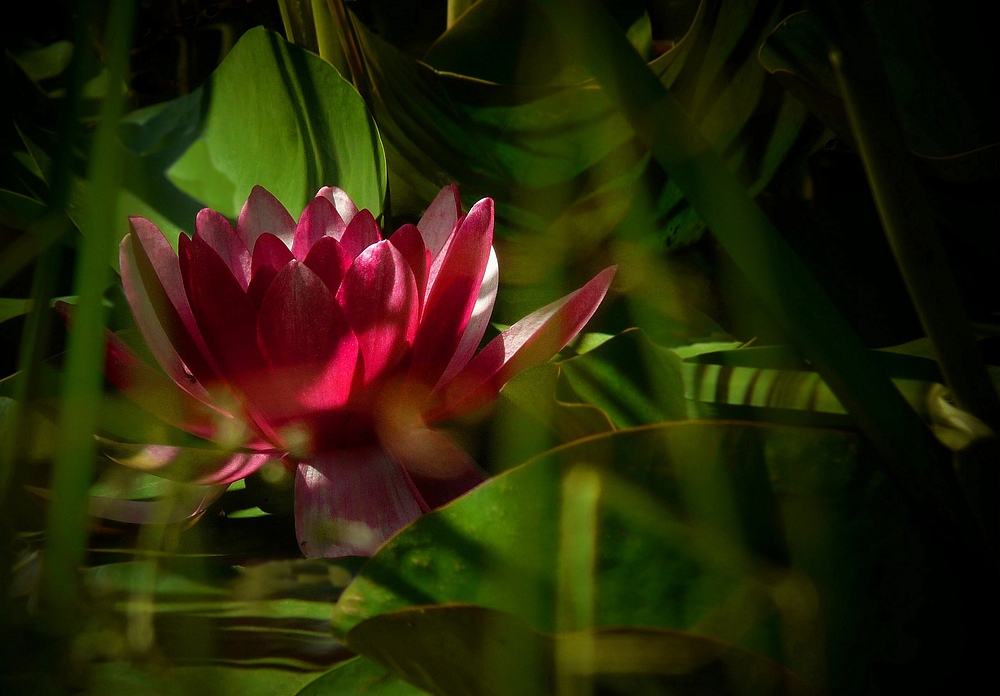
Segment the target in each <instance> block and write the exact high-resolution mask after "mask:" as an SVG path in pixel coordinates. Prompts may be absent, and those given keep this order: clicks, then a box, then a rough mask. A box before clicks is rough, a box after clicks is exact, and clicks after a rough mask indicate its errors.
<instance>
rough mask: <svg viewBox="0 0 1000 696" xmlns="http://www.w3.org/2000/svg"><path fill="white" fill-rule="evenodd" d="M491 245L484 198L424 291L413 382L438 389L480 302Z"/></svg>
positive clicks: (488, 209) (487, 203)
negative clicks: (417, 381) (418, 381)
mask: <svg viewBox="0 0 1000 696" xmlns="http://www.w3.org/2000/svg"><path fill="white" fill-rule="evenodd" d="M492 242H493V201H492V200H490V199H489V198H485V199H483V200H481V201H479V202H478V203H476V205H474V206H473V207H472V210H470V211H469V214H468V216H467V217H466V218H465V220H464V221H463V222H462V224H461V225H460V226H459V227H458V229H457V230H456V231H455V234H454V235H452V237H451V239H450V240H449V242H448V248H447V250H446V251H445V252H444V255H445V258H444V261H443V263H442V264H441V267H440V268H441V270H440V272H439V274H438V277H437V279H436V280H434V281H433V282H432V285H430V287H429V288H428V291H427V302H426V304H425V305H424V309H423V313H422V315H421V317H420V328H419V329H418V330H417V336H416V338H415V339H414V341H413V366H412V370H411V375H412V376H413V377H414V378H415V379H417V380H420V381H423V382H425V383H426V384H427V385H434V384H436V383H437V381H438V379H439V378H440V377H441V375H442V374H443V373H444V371H445V368H446V367H447V366H448V364H449V363H450V362H451V359H452V357H453V356H454V355H455V350H456V349H457V348H458V344H459V342H460V340H461V338H462V335H463V333H464V331H465V328H466V326H467V325H468V323H469V318H470V317H471V315H472V310H473V309H474V308H475V306H476V301H477V299H478V298H479V290H480V287H481V285H482V282H483V276H484V274H485V273H486V267H487V265H488V263H489V259H490V252H491V249H492V247H491V244H492Z"/></svg>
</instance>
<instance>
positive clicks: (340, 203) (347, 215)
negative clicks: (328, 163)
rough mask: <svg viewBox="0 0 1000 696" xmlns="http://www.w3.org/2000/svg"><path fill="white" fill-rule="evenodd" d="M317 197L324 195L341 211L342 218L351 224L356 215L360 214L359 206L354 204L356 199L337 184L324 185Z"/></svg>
mask: <svg viewBox="0 0 1000 696" xmlns="http://www.w3.org/2000/svg"><path fill="white" fill-rule="evenodd" d="M316 196H317V198H318V197H319V196H322V197H323V198H325V199H326V200H328V201H330V202H331V203H333V205H334V207H335V208H336V209H337V212H338V213H340V217H341V219H342V220H343V221H344V222H345V223H346V224H350V223H351V220H353V219H354V216H355V215H357V214H358V206H356V205H354V201H352V200H351V197H350V196H348V195H347V192H346V191H345V190H344V189H342V188H337V187H336V186H324V187H323V188H321V189H320V190H319V191H317V192H316Z"/></svg>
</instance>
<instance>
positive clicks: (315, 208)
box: [292, 196, 347, 261]
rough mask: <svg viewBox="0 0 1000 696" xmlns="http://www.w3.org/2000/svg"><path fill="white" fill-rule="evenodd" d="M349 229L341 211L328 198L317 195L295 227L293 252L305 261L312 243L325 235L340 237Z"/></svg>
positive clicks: (300, 259)
mask: <svg viewBox="0 0 1000 696" xmlns="http://www.w3.org/2000/svg"><path fill="white" fill-rule="evenodd" d="M346 229H347V223H345V222H344V219H343V218H341V217H340V213H338V212H337V209H336V208H335V207H334V206H333V203H331V202H330V201H329V200H327V199H326V198H323V197H322V196H317V197H316V198H314V199H312V201H310V202H309V205H307V206H306V209H305V210H303V211H302V215H301V216H300V217H299V224H298V226H296V228H295V239H294V241H292V254H293V255H294V256H295V258H297V259H298V260H299V261H304V260H305V258H306V255H308V254H309V250H310V249H311V248H312V245H313V244H315V243H316V242H317V241H318V240H320V239H322V238H323V237H333V238H334V239H340V238H341V237H342V236H343V235H344V230H346Z"/></svg>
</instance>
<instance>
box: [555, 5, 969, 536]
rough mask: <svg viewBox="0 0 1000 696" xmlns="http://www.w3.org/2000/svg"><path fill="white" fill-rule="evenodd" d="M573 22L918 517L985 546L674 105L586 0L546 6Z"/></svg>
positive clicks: (898, 412) (924, 446)
mask: <svg viewBox="0 0 1000 696" xmlns="http://www.w3.org/2000/svg"><path fill="white" fill-rule="evenodd" d="M543 6H544V7H545V8H546V10H547V11H549V12H550V13H551V14H552V15H553V16H563V17H566V16H573V17H574V18H575V19H576V22H575V25H574V26H569V25H566V30H565V31H564V32H563V33H562V34H561V38H562V40H564V41H566V42H567V43H568V42H574V44H573V45H568V48H570V49H572V50H573V51H574V52H575V54H576V55H578V56H580V57H581V58H582V59H583V60H584V61H585V62H586V63H587V65H588V66H589V68H590V70H591V71H592V73H593V74H594V76H595V77H596V78H597V80H598V82H600V83H601V85H602V86H603V87H604V89H605V90H607V92H608V93H609V94H610V95H611V96H612V98H613V99H614V100H615V102H616V103H617V105H618V107H619V108H620V109H621V110H622V112H623V113H624V114H625V116H626V117H627V118H628V120H629V122H630V123H631V125H632V127H633V128H634V129H635V130H636V132H637V133H638V134H639V136H640V137H641V138H642V139H643V140H644V141H645V142H646V144H647V145H649V147H650V148H651V149H652V151H653V156H654V157H655V158H656V159H657V160H658V161H659V163H660V164H661V165H662V166H663V168H664V169H665V170H666V171H667V172H668V173H669V175H670V176H671V178H672V179H673V180H674V181H675V182H676V183H677V185H678V186H679V187H680V189H681V190H682V191H683V192H684V194H685V196H686V197H687V198H688V200H689V201H690V202H691V205H692V206H693V207H694V209H695V210H697V212H698V214H699V215H700V216H701V217H702V219H704V220H705V222H706V223H707V224H708V225H709V227H710V228H711V229H712V230H713V232H714V233H715V236H716V237H717V238H718V240H719V242H720V243H721V244H722V246H723V247H724V248H725V249H726V251H727V252H728V253H729V254H730V255H731V256H732V257H733V259H734V260H735V262H736V264H737V265H738V266H739V267H740V269H741V270H742V271H743V272H744V274H745V275H746V277H747V279H748V281H749V283H750V284H751V286H752V288H753V289H754V291H755V293H756V294H757V296H758V298H759V299H760V301H761V302H763V304H764V305H765V306H766V307H767V308H768V310H769V311H770V312H771V314H772V315H773V316H774V318H775V319H776V320H777V322H778V323H779V325H780V326H781V327H782V329H784V330H785V331H786V332H787V333H788V335H789V336H790V337H792V339H793V340H794V341H795V343H796V344H797V345H798V347H799V348H800V349H801V350H802V352H803V354H804V355H805V356H806V357H807V358H808V359H809V360H810V361H811V362H812V363H813V364H814V365H815V366H816V367H817V369H818V371H819V372H820V374H821V375H822V376H823V378H824V381H825V382H826V383H827V384H828V385H829V386H830V388H831V389H832V390H833V392H834V393H835V394H836V395H837V397H838V399H839V400H840V401H841V403H843V404H844V406H845V407H846V408H847V410H848V411H849V412H851V413H852V414H853V415H854V416H855V417H856V418H857V419H858V422H859V423H860V425H861V428H862V430H863V431H864V432H865V434H866V435H868V437H869V438H870V439H871V440H872V441H873V442H874V443H875V445H876V446H877V447H878V448H879V450H880V451H881V452H882V454H883V455H884V456H885V458H886V460H887V464H888V466H889V467H890V469H891V473H892V475H893V477H894V478H895V479H896V480H897V481H898V482H899V483H900V484H901V485H902V486H903V487H904V488H905V489H906V490H907V491H908V493H909V495H910V497H911V498H912V499H913V500H914V501H915V502H916V503H917V504H918V505H920V506H921V507H923V508H924V509H926V510H928V511H930V512H932V514H933V515H934V516H935V517H937V518H939V519H944V520H948V523H949V525H951V526H957V527H958V529H960V530H961V533H962V534H963V535H964V536H965V537H966V538H967V539H968V540H969V542H970V544H972V545H973V546H974V547H975V548H978V549H980V550H981V549H982V538H981V535H980V534H979V532H978V530H977V529H976V528H975V522H974V520H973V519H972V518H971V515H970V513H969V509H968V506H967V505H966V504H965V501H964V500H963V499H962V496H961V492H960V491H959V490H958V486H957V482H956V479H955V476H954V473H953V472H952V471H951V470H950V467H948V466H946V465H944V463H943V462H944V461H945V460H944V458H943V457H941V456H940V453H941V449H942V448H941V447H939V446H937V445H936V444H935V443H933V441H932V440H931V438H930V435H929V433H928V431H927V429H926V428H925V427H924V426H923V424H922V423H921V422H920V420H919V418H918V417H917V416H916V414H915V413H914V412H913V410H912V409H911V408H910V407H909V406H908V405H907V404H906V402H905V400H903V398H902V396H901V395H900V394H899V392H898V391H897V390H896V389H895V388H894V387H893V385H892V383H891V382H890V381H889V379H888V378H887V377H886V376H885V374H884V373H883V372H882V370H881V369H880V368H879V366H878V364H877V363H876V362H875V361H874V360H873V359H872V358H871V356H870V355H868V353H867V351H866V349H865V346H864V344H863V343H862V342H861V340H860V338H859V337H858V336H857V334H855V332H854V331H853V329H852V328H851V326H850V325H849V324H848V323H847V322H846V321H845V320H844V318H843V317H842V316H841V315H840V313H839V312H838V311H837V310H836V308H835V307H834V306H833V304H832V303H831V302H830V300H829V298H828V297H827V296H826V294H825V293H824V292H823V290H822V288H821V287H820V286H819V284H818V283H817V282H816V280H815V279H814V278H813V277H812V276H811V275H810V274H809V272H808V271H807V270H806V268H805V266H804V265H803V264H802V262H801V261H800V260H799V259H798V257H797V256H796V255H795V253H794V252H793V251H792V250H791V248H790V247H789V246H788V245H787V243H785V241H784V240H783V239H782V238H781V236H780V235H779V234H778V232H777V231H776V230H775V228H774V226H773V225H772V224H771V222H770V221H769V220H768V219H767V217H766V216H765V215H764V213H763V212H762V211H761V209H760V208H759V207H758V206H757V205H756V203H755V202H754V201H753V199H752V198H750V196H749V195H748V194H747V191H746V189H745V188H744V187H743V186H742V185H741V184H740V183H739V181H738V180H737V178H736V177H735V176H734V175H733V174H732V173H731V172H730V171H729V170H728V169H727V168H726V166H725V164H724V162H723V160H722V158H721V157H720V156H719V155H718V153H716V152H715V151H714V150H713V149H712V147H711V145H710V144H709V143H708V142H707V141H706V140H705V139H704V138H703V137H702V135H701V133H700V132H699V130H698V128H697V127H696V126H695V125H694V123H693V122H692V121H691V119H690V118H689V117H688V116H687V114H685V113H684V112H683V110H682V109H681V108H680V106H679V105H678V102H677V100H676V99H675V97H674V96H673V95H672V94H671V93H670V92H669V91H668V90H667V89H665V88H664V86H663V85H662V83H660V81H659V80H657V79H656V77H655V75H654V74H653V73H652V72H651V71H650V70H649V69H648V67H647V66H646V64H645V63H644V62H643V61H642V60H641V58H639V56H638V55H637V54H636V52H635V51H634V50H633V49H632V47H631V45H630V44H629V43H628V41H627V39H626V37H625V35H624V34H623V33H621V32H619V31H617V30H616V29H615V27H614V23H613V22H612V20H611V19H610V18H609V17H607V16H606V13H605V11H604V10H603V9H602V8H601V7H599V6H598V4H597V3H595V2H592V1H590V0H547V1H546V2H544V3H543Z"/></svg>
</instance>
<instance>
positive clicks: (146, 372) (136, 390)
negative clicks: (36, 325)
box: [61, 308, 232, 439]
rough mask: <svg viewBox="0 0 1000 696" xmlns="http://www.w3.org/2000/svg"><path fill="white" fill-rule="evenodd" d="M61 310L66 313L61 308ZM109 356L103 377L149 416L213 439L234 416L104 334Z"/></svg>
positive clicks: (107, 333) (115, 339)
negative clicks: (212, 406)
mask: <svg viewBox="0 0 1000 696" xmlns="http://www.w3.org/2000/svg"><path fill="white" fill-rule="evenodd" d="M61 311H65V309H64V308H61ZM105 337H106V339H107V353H106V355H105V360H104V374H105V376H106V377H107V378H108V381H109V382H111V383H112V384H114V385H115V386H116V387H118V390H119V391H121V392H122V393H123V394H124V395H125V396H127V397H128V398H129V399H130V400H132V401H134V402H135V403H136V404H137V405H138V406H140V407H142V408H143V409H144V410H146V411H148V412H149V413H151V414H153V415H154V416H157V417H158V418H160V419H162V420H163V421H165V422H167V423H169V424H171V425H173V426H175V427H177V428H180V429H181V430H184V431H186V432H189V433H192V434H193V435H197V436H198V437H203V438H206V439H212V438H213V437H215V435H216V433H218V432H219V431H220V430H223V429H224V428H223V424H224V423H226V422H227V421H229V422H231V421H232V416H229V415H228V414H224V413H221V412H220V411H217V410H215V409H213V408H211V407H210V406H208V405H207V404H205V403H204V402H202V401H199V400H198V399H196V398H194V397H193V396H191V395H190V394H188V393H187V392H185V391H182V390H181V389H180V388H178V386H177V385H176V384H175V383H174V382H173V381H172V380H171V379H169V378H168V377H166V376H165V375H163V374H162V373H160V372H158V371H156V370H154V369H153V368H151V367H149V366H148V365H146V363H144V362H143V361H142V360H140V359H139V357H138V356H137V355H136V354H135V353H133V352H132V349H131V348H129V347H128V346H127V345H126V344H125V343H124V342H123V341H122V340H121V339H120V338H118V337H117V336H115V335H114V334H113V333H111V332H110V331H108V332H106V333H105Z"/></svg>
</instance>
